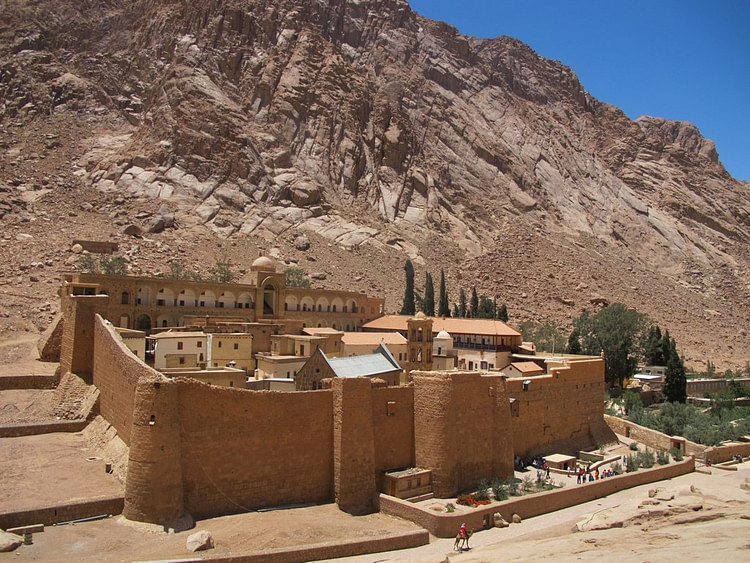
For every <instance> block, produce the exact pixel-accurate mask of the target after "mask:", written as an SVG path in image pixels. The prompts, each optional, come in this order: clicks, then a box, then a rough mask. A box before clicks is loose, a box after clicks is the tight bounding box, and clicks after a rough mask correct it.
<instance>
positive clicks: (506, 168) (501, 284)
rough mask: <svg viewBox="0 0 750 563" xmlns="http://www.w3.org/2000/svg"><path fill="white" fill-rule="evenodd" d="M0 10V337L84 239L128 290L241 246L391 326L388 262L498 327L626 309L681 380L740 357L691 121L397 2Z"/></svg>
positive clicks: (734, 235) (701, 153)
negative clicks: (625, 105)
mask: <svg viewBox="0 0 750 563" xmlns="http://www.w3.org/2000/svg"><path fill="white" fill-rule="evenodd" d="M0 15H1V16H2V17H0V37H1V38H2V40H1V41H0V103H1V104H2V105H1V106H0V163H2V166H0V217H1V218H0V225H2V231H3V234H2V240H0V253H2V256H3V258H4V260H3V262H4V264H2V265H0V275H2V278H0V283H2V285H0V299H1V301H0V305H2V308H3V309H5V310H6V311H7V312H6V313H4V319H2V320H4V324H2V325H0V328H2V329H3V330H6V331H10V330H11V329H14V328H15V329H18V328H19V327H25V328H26V329H28V330H37V329H41V328H44V326H45V325H46V324H47V323H48V322H49V320H50V317H51V316H52V315H53V314H54V309H55V307H56V303H55V297H54V291H55V290H56V283H57V280H58V279H59V274H60V272H62V271H65V270H68V269H71V268H73V267H75V263H76V260H77V258H78V257H77V256H76V255H74V254H72V253H71V251H70V248H71V246H72V244H71V243H72V240H73V239H76V238H78V239H95V240H111V241H116V242H118V243H119V248H120V250H119V253H120V254H121V255H122V256H124V257H125V258H126V259H127V261H128V267H129V270H130V271H131V272H133V273H154V272H166V271H168V270H169V262H170V261H172V260H174V259H175V258H179V259H180V260H183V261H184V262H186V263H188V264H190V265H191V266H192V267H194V268H196V269H198V270H201V269H202V270H204V271H205V268H206V267H207V266H209V265H210V264H212V263H213V261H214V260H216V259H217V258H219V257H222V258H228V259H230V260H232V262H233V263H234V264H236V265H237V267H238V268H239V269H241V268H242V267H244V265H246V264H248V263H249V261H250V260H252V258H253V257H255V256H256V255H257V253H258V252H259V250H261V251H264V252H266V253H269V254H271V255H274V256H276V257H277V258H278V259H279V260H281V261H282V262H283V263H286V264H288V265H290V264H297V265H299V266H300V267H302V268H303V269H305V270H306V271H307V272H308V273H313V272H315V273H317V274H319V275H318V276H316V277H318V278H325V280H324V281H320V282H317V281H316V283H320V284H321V286H325V287H349V288H352V289H358V290H363V291H367V292H369V293H379V294H382V295H384V296H386V298H387V306H388V309H389V310H390V311H395V310H397V309H398V308H399V307H400V300H401V297H402V292H403V270H402V266H403V263H404V260H405V259H406V258H407V257H408V258H410V259H411V260H412V261H413V262H414V263H415V265H416V267H417V275H418V283H419V279H423V274H424V273H425V272H428V271H429V272H432V273H433V276H436V275H439V271H440V269H441V268H444V269H445V271H446V276H447V280H448V287H449V291H450V293H451V297H452V298H453V299H454V300H455V299H457V294H458V290H459V288H463V289H465V290H466V291H467V292H468V291H470V289H471V286H472V285H474V284H476V285H477V288H478V291H479V292H480V293H484V294H486V295H489V296H493V297H497V299H498V301H499V302H504V303H507V305H508V309H509V311H510V314H511V322H512V323H513V322H516V323H518V322H520V321H523V320H533V321H536V322H543V321H548V320H550V321H553V322H555V323H557V324H558V325H559V326H561V327H563V328H567V327H569V325H570V321H571V319H572V318H574V317H576V316H577V315H578V314H579V313H580V311H581V310H583V309H584V308H592V307H596V306H599V305H600V304H601V303H605V302H613V301H622V302H624V303H626V304H628V305H630V306H633V307H635V308H637V309H638V310H639V311H642V312H646V313H648V314H649V315H650V316H651V317H652V318H653V319H654V320H655V321H656V322H658V323H659V324H660V325H661V326H662V327H666V328H669V329H670V332H671V333H672V334H673V335H675V336H676V337H677V339H678V345H679V346H680V349H681V351H682V352H683V354H685V355H686V357H687V359H688V362H689V363H691V364H692V365H694V366H695V367H697V368H702V367H703V366H704V365H705V361H706V360H711V361H712V362H714V363H715V364H717V365H719V366H720V367H736V366H744V364H745V362H747V361H748V360H749V359H750V355H749V354H748V353H747V346H748V344H749V343H750V342H749V341H748V335H747V321H748V319H749V318H750V273H749V271H748V264H749V262H748V261H749V259H750V244H748V243H749V242H750V185H748V183H746V182H740V181H737V180H735V179H733V178H732V177H731V176H730V175H729V174H728V173H727V172H726V170H725V169H724V167H723V166H722V164H721V162H720V160H719V155H718V154H717V152H716V149H715V147H714V144H713V143H712V142H711V141H709V140H707V139H704V138H703V137H702V136H701V135H700V132H699V131H698V130H697V129H696V128H695V127H694V126H693V125H691V124H689V123H684V122H672V121H666V120H664V119H659V118H656V117H641V118H639V119H637V120H636V121H632V120H630V119H629V118H628V117H627V116H626V115H625V114H624V113H623V112H622V111H620V110H619V109H617V108H615V107H612V106H610V105H607V104H604V103H602V102H600V101H598V100H596V99H594V98H593V97H591V96H590V95H589V94H588V93H587V92H586V90H585V87H584V85H582V84H581V83H580V82H579V80H578V78H577V77H576V75H575V72H574V71H573V70H572V69H570V68H567V67H565V66H564V65H563V64H561V63H559V62H557V61H553V60H548V59H544V58H542V57H540V56H538V55H537V54H536V53H534V52H533V51H532V50H531V49H530V48H529V47H528V46H526V45H525V44H523V43H521V42H519V41H517V40H515V39H512V38H509V37H499V38H496V39H478V38H474V37H466V36H462V35H460V34H459V33H458V32H457V31H456V30H455V29H454V28H452V27H450V26H448V25H446V24H444V23H440V22H434V21H431V20H428V19H425V18H423V17H421V16H419V15H418V14H416V13H414V12H413V11H412V10H411V9H410V8H409V6H408V4H407V3H406V2H405V1H403V0H348V1H346V0H306V1H302V0H256V1H253V0H210V1H206V2H189V1H184V0H183V1H177V0H128V1H125V0H103V1H99V2H89V1H77V2H73V1H70V0H60V1H55V2H52V1H51V0H28V1H21V0H7V1H5V2H3V4H2V6H1V7H0ZM128 227H129V228H128ZM126 228H127V229H126ZM141 231H142V233H143V234H142V235H141V234H140V232H141ZM134 235H138V236H134ZM301 235H304V236H306V237H307V239H308V240H310V245H309V248H308V247H307V245H299V244H298V245H297V246H295V245H294V241H295V240H298V239H299V237H300V236H301ZM39 299H41V300H42V302H43V303H44V305H42V308H44V307H45V306H46V307H47V308H46V309H43V310H41V311H40V310H38V308H39V307H38V303H39ZM24 323H25V324H24Z"/></svg>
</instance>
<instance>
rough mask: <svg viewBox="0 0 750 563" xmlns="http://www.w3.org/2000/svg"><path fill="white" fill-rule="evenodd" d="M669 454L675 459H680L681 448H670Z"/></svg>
mask: <svg viewBox="0 0 750 563" xmlns="http://www.w3.org/2000/svg"><path fill="white" fill-rule="evenodd" d="M671 454H672V458H673V459H674V460H675V461H682V450H681V449H680V448H672V451H671Z"/></svg>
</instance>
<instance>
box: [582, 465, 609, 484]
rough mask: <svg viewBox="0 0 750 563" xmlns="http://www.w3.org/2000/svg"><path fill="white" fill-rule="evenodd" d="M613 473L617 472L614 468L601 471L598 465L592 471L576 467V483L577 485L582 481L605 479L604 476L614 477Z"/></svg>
mask: <svg viewBox="0 0 750 563" xmlns="http://www.w3.org/2000/svg"><path fill="white" fill-rule="evenodd" d="M615 475H617V473H615V470H614V469H612V468H610V467H608V468H607V469H604V470H603V471H601V472H600V471H599V468H598V467H597V468H596V469H594V471H590V470H589V469H588V468H584V467H579V468H578V469H576V483H578V484H579V485H580V484H582V483H591V482H593V481H598V480H599V479H605V478H606V477H614V476H615Z"/></svg>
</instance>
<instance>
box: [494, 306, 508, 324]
mask: <svg viewBox="0 0 750 563" xmlns="http://www.w3.org/2000/svg"><path fill="white" fill-rule="evenodd" d="M497 318H498V319H500V320H501V321H503V322H504V323H507V322H508V308H507V307H506V306H505V304H502V305H500V308H499V309H498V310H497Z"/></svg>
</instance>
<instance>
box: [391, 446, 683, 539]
mask: <svg viewBox="0 0 750 563" xmlns="http://www.w3.org/2000/svg"><path fill="white" fill-rule="evenodd" d="M692 471H695V460H694V459H693V458H692V457H689V458H687V459H685V460H683V461H680V462H677V463H671V464H669V465H662V466H659V467H654V468H653V469H641V470H639V471H634V472H633V473H625V474H624V475H618V476H616V477H608V478H606V479H600V480H599V481H594V482H591V483H585V484H582V485H577V484H575V482H573V483H572V484H571V485H569V486H566V487H564V488H562V489H556V490H553V491H545V492H542V493H535V494H530V495H525V496H522V497H517V498H512V499H509V500H506V501H503V502H500V503H496V504H492V505H487V506H483V507H479V508H475V509H472V511H471V512H466V511H456V512H452V513H435V512H433V511H431V510H429V509H428V508H427V509H426V508H424V507H419V506H417V505H415V504H412V503H410V502H408V501H403V500H400V499H397V498H395V497H391V496H388V495H385V494H381V495H380V511H381V512H383V513H385V514H390V515H392V516H398V517H399V518H405V519H407V520H411V521H412V522H414V523H416V524H419V525H420V526H422V527H423V528H425V529H426V530H428V531H429V532H430V533H431V534H433V535H434V536H437V537H439V538H452V537H454V536H455V535H456V533H457V531H458V529H459V528H460V527H461V523H463V522H465V523H466V526H467V527H468V528H470V529H471V528H473V529H476V530H481V529H483V528H486V527H491V526H492V515H493V514H494V513H495V512H499V513H500V514H501V515H502V516H503V518H505V519H506V520H507V521H509V522H510V521H511V518H512V516H513V514H518V515H519V516H520V517H521V518H524V519H525V518H531V517H532V516H538V515H540V514H546V513H548V512H554V511H555V510H560V509H563V508H568V507H569V506H575V505H577V504H581V503H584V502H588V501H591V500H594V499H597V498H601V497H605V496H607V495H611V494H612V493H616V492H618V491H622V490H624V489H629V488H632V487H637V486H639V485H644V484H646V483H653V482H655V481H662V480H664V479H671V478H673V477H678V476H680V475H685V474H687V473H691V472H692ZM571 479H572V478H571Z"/></svg>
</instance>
